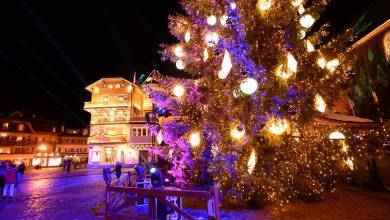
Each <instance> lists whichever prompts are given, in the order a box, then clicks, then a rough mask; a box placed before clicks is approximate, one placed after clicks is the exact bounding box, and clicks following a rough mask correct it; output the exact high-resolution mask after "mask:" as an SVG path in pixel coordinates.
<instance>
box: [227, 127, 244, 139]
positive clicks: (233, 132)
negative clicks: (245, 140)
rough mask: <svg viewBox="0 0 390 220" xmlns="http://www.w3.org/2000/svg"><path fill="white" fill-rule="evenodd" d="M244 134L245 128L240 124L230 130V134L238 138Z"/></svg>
mask: <svg viewBox="0 0 390 220" xmlns="http://www.w3.org/2000/svg"><path fill="white" fill-rule="evenodd" d="M244 135H245V129H244V127H243V126H242V125H239V126H235V127H234V128H233V129H232V130H231V131H230V136H231V137H232V138H235V139H240V138H242V137H243V136H244Z"/></svg>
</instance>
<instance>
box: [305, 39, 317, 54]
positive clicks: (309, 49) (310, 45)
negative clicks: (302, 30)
mask: <svg viewBox="0 0 390 220" xmlns="http://www.w3.org/2000/svg"><path fill="white" fill-rule="evenodd" d="M306 49H307V52H309V53H310V52H313V51H314V50H315V49H314V46H313V44H312V43H311V42H310V41H309V40H307V41H306Z"/></svg>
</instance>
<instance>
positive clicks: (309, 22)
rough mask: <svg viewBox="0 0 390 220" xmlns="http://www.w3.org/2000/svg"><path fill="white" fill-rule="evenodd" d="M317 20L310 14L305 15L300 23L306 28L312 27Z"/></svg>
mask: <svg viewBox="0 0 390 220" xmlns="http://www.w3.org/2000/svg"><path fill="white" fill-rule="evenodd" d="M315 21H316V20H315V19H314V18H313V16H311V15H310V14H307V15H304V16H302V17H301V18H300V19H299V23H300V24H301V26H302V27H304V28H310V27H311V26H312V25H313V24H314V22H315Z"/></svg>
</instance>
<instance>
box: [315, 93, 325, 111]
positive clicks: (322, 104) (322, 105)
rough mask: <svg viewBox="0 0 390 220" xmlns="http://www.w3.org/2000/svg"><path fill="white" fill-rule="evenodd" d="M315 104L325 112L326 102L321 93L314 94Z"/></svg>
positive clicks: (319, 109)
mask: <svg viewBox="0 0 390 220" xmlns="http://www.w3.org/2000/svg"><path fill="white" fill-rule="evenodd" d="M314 106H315V108H316V110H317V111H319V112H322V113H323V112H325V109H326V103H325V101H324V99H323V98H322V96H320V95H319V94H316V95H315V96H314Z"/></svg>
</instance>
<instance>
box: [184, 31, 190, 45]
mask: <svg viewBox="0 0 390 220" xmlns="http://www.w3.org/2000/svg"><path fill="white" fill-rule="evenodd" d="M184 40H185V41H186V42H187V43H188V41H190V40H191V33H190V32H189V31H187V32H186V33H185V34H184Z"/></svg>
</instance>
